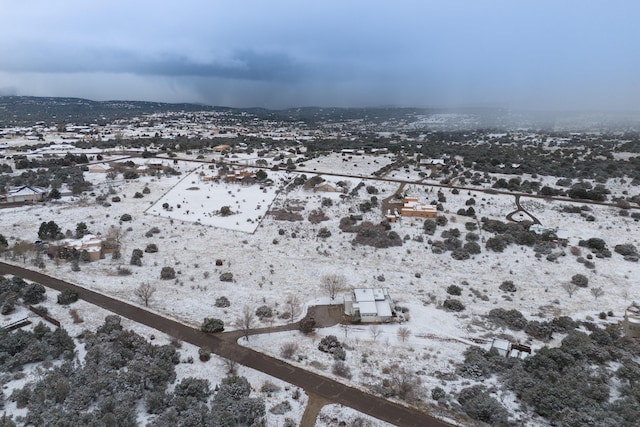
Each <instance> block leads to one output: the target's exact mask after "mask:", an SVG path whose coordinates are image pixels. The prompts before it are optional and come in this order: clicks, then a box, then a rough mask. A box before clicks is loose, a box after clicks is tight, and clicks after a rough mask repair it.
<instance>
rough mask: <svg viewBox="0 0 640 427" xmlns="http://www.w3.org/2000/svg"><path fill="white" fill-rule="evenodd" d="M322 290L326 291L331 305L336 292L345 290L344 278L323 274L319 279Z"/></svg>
mask: <svg viewBox="0 0 640 427" xmlns="http://www.w3.org/2000/svg"><path fill="white" fill-rule="evenodd" d="M321 283H322V288H323V289H324V290H325V291H327V293H328V294H329V298H331V303H332V304H333V302H334V300H335V299H336V296H337V295H338V292H340V291H341V290H343V289H344V288H345V284H346V283H347V280H346V278H345V277H344V276H343V275H341V274H325V275H324V276H322V279H321Z"/></svg>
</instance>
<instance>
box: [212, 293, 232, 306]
mask: <svg viewBox="0 0 640 427" xmlns="http://www.w3.org/2000/svg"><path fill="white" fill-rule="evenodd" d="M230 305H231V303H230V302H229V298H227V297H225V296H222V297H219V298H216V302H215V306H216V307H218V308H226V307H229V306H230Z"/></svg>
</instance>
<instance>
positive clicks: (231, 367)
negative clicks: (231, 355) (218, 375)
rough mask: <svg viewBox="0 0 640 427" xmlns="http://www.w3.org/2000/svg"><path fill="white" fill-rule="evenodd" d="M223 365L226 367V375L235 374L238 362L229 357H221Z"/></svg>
mask: <svg viewBox="0 0 640 427" xmlns="http://www.w3.org/2000/svg"><path fill="white" fill-rule="evenodd" d="M223 361H224V367H225V368H226V371H227V375H236V373H237V371H238V362H236V361H235V360H231V359H223Z"/></svg>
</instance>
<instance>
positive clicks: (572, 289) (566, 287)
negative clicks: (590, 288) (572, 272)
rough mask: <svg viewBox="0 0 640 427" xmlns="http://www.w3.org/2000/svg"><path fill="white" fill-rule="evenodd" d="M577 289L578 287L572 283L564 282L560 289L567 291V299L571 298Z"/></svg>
mask: <svg viewBox="0 0 640 427" xmlns="http://www.w3.org/2000/svg"><path fill="white" fill-rule="evenodd" d="M578 287H579V286H578V285H576V284H575V283H573V282H566V283H563V284H562V289H564V290H565V291H567V293H568V294H569V298H571V296H572V295H573V293H574V292H575V291H577V290H578Z"/></svg>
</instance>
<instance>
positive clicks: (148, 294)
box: [134, 283, 156, 307]
mask: <svg viewBox="0 0 640 427" xmlns="http://www.w3.org/2000/svg"><path fill="white" fill-rule="evenodd" d="M134 292H135V294H136V296H137V297H138V298H140V299H141V300H142V302H143V303H144V305H145V307H149V302H150V301H151V298H152V297H153V294H154V293H155V292H156V288H155V286H151V285H150V284H149V283H143V284H141V285H140V286H138V287H137V288H136V290H135V291H134Z"/></svg>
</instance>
